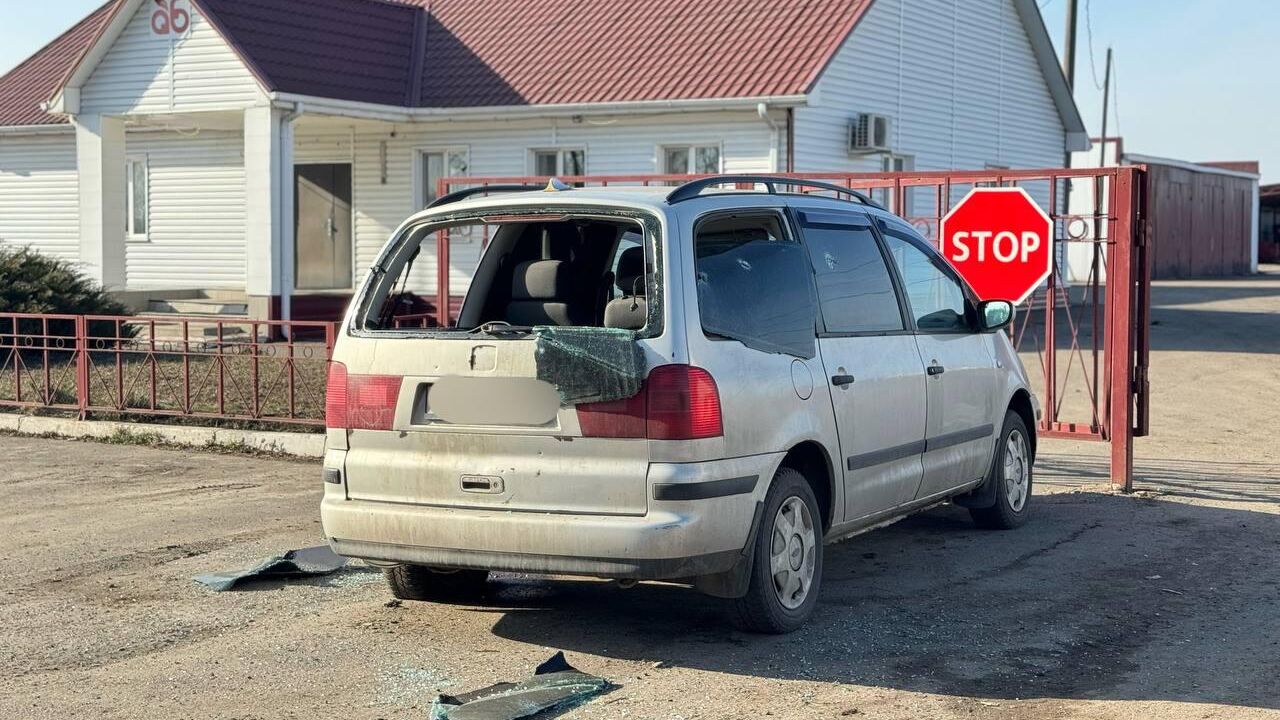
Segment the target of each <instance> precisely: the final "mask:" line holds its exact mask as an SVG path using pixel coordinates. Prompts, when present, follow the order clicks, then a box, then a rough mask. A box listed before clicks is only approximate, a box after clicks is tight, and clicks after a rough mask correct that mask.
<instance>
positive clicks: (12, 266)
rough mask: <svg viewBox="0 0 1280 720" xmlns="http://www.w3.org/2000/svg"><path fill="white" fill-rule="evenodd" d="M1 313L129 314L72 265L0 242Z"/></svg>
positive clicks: (122, 306)
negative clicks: (0, 243) (6, 245)
mask: <svg viewBox="0 0 1280 720" xmlns="http://www.w3.org/2000/svg"><path fill="white" fill-rule="evenodd" d="M0 312H12V313H61V314H67V315H130V314H132V313H130V312H129V309H128V308H127V307H125V306H124V304H122V303H120V302H119V301H117V300H115V299H114V298H112V297H111V296H110V295H108V294H107V293H105V292H103V290H102V288H100V287H98V285H97V284H96V283H94V282H93V281H92V280H90V279H89V278H87V277H85V276H84V275H82V274H81V273H80V271H79V270H77V269H76V268H75V266H74V265H72V264H71V263H69V262H67V261H65V260H58V259H56V258H52V257H49V256H48V255H41V254H40V253H37V252H33V251H31V250H29V249H27V248H25V247H24V248H14V247H5V246H3V245H0Z"/></svg>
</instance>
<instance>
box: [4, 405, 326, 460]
mask: <svg viewBox="0 0 1280 720" xmlns="http://www.w3.org/2000/svg"><path fill="white" fill-rule="evenodd" d="M0 430H7V431H9V432H14V433H17V434H19V435H57V436H59V437H67V438H92V439H103V438H110V437H119V436H121V435H125V436H128V435H133V436H142V437H147V438H155V439H158V440H160V441H163V442H165V443H169V444H172V445H183V446H186V447H195V448H203V447H207V446H209V445H222V446H229V447H240V448H247V449H250V450H260V451H263V452H273V453H281V454H283V455H294V456H297V457H309V458H320V457H324V434H322V433H291V432H267V431H263V430H232V429H228V428H209V427H195V426H189V425H153V424H148V423H131V422H113V421H109V420H72V419H68V418H53V417H33V416H29V415H14V414H10V413H0Z"/></svg>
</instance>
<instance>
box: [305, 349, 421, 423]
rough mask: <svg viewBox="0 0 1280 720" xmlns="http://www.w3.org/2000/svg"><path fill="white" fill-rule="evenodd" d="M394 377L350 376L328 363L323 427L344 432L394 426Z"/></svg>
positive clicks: (396, 388)
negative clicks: (343, 430)
mask: <svg viewBox="0 0 1280 720" xmlns="http://www.w3.org/2000/svg"><path fill="white" fill-rule="evenodd" d="M402 380H403V378H401V377H399V376H396V375H350V374H348V373H347V366H346V365H343V364H342V363H340V362H336V361H335V362H330V363H329V381H328V384H327V385H326V386H325V397H324V424H325V426H326V427H330V428H339V429H346V430H390V429H391V426H392V425H393V424H394V423H395V417H396V401H397V400H399V398H400V383H401V381H402Z"/></svg>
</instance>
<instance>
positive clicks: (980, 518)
mask: <svg viewBox="0 0 1280 720" xmlns="http://www.w3.org/2000/svg"><path fill="white" fill-rule="evenodd" d="M1033 461H1034V459H1033V457H1032V455H1031V434H1030V432H1029V431H1028V430H1027V424H1026V423H1025V422H1023V420H1022V416H1021V415H1019V414H1018V413H1016V412H1013V411H1012V410H1010V411H1009V412H1008V413H1006V414H1005V417H1004V427H1003V428H1002V429H1001V431H1000V437H999V438H997V439H996V446H995V451H994V452H993V453H992V458H991V468H990V469H989V470H988V471H987V479H986V482H989V483H995V484H996V485H995V503H994V504H992V505H991V506H990V507H984V508H969V515H970V516H972V517H973V521H974V523H976V524H977V525H978V527H981V528H987V529H990V530H1012V529H1013V528H1016V527H1019V526H1021V525H1022V524H1023V523H1025V522H1026V521H1027V515H1028V512H1029V510H1030V507H1031V475H1032V472H1031V471H1032V464H1033Z"/></svg>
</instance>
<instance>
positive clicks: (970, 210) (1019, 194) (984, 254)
mask: <svg viewBox="0 0 1280 720" xmlns="http://www.w3.org/2000/svg"><path fill="white" fill-rule="evenodd" d="M938 238H939V240H938V245H939V250H940V251H941V252H942V255H943V257H945V258H946V259H947V260H948V261H950V262H951V264H952V265H953V266H955V268H956V270H957V271H958V272H959V273H960V275H961V276H963V277H964V279H965V281H966V282H968V283H969V285H970V287H972V288H973V291H974V292H975V293H977V295H978V298H979V299H981V300H1008V301H1009V302H1012V303H1014V304H1015V305H1016V304H1018V303H1021V302H1022V301H1024V300H1026V299H1027V297H1028V296H1030V295H1031V293H1032V292H1033V291H1034V290H1035V289H1036V288H1037V287H1039V286H1040V283H1042V282H1044V280H1045V278H1047V277H1049V273H1050V272H1052V271H1053V221H1052V220H1050V219H1049V216H1048V215H1046V214H1045V213H1044V211H1043V210H1041V209H1040V206H1039V205H1037V204H1036V202H1035V200H1032V199H1031V196H1030V195H1028V194H1027V191H1026V190H1023V189H1022V188H974V189H973V190H971V191H969V194H968V195H966V196H965V198H964V199H963V200H961V201H960V202H959V203H958V204H957V205H956V206H955V207H954V208H952V209H951V212H949V213H947V215H946V217H944V218H942V222H941V223H940V225H939V228H938Z"/></svg>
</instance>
